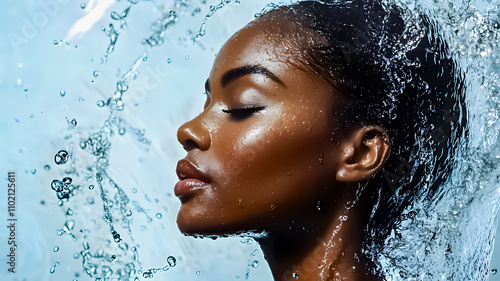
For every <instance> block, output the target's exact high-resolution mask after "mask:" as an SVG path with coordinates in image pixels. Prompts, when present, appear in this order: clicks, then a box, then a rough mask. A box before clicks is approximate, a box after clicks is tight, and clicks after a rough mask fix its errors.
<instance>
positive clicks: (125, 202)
mask: <svg viewBox="0 0 500 281" xmlns="http://www.w3.org/2000/svg"><path fill="white" fill-rule="evenodd" d="M129 2H130V5H129V6H128V7H127V8H126V9H125V10H123V11H122V12H121V13H119V12H116V11H113V12H111V14H110V17H111V19H112V20H113V21H115V22H113V23H110V24H109V25H108V27H107V28H104V27H102V28H101V29H102V31H103V32H104V33H105V34H106V36H107V37H108V39H109V44H108V47H107V48H106V53H105V55H104V56H103V57H101V64H105V63H106V62H107V61H108V59H109V56H110V55H111V54H112V53H113V51H114V50H115V48H116V46H117V44H118V43H119V38H120V35H121V34H122V33H123V32H125V31H126V27H127V22H126V19H127V17H128V15H129V14H130V11H131V10H132V9H133V8H134V6H135V5H136V4H139V3H140V2H141V1H139V0H129ZM190 6H191V1H186V0H176V1H175V2H174V5H173V7H172V8H171V9H167V10H165V11H164V12H162V16H161V17H160V18H159V19H157V20H156V21H154V23H153V25H152V29H153V33H152V34H151V35H150V36H149V37H147V38H146V39H144V40H143V41H142V44H143V45H144V50H143V52H142V53H141V54H140V55H139V56H138V57H137V58H136V59H135V61H134V62H133V64H132V66H131V67H130V68H129V69H128V70H127V71H126V72H125V73H124V74H123V75H122V76H121V77H120V79H119V80H118V82H117V83H116V90H115V92H114V95H113V96H112V97H110V98H108V99H107V100H106V101H104V100H99V101H97V102H96V105H97V106H98V107H100V108H104V107H107V108H108V109H109V115H108V117H107V118H106V119H105V120H104V122H103V124H102V125H101V127H100V129H98V130H97V131H95V130H94V131H89V130H88V129H82V128H80V129H76V124H77V123H76V120H74V122H73V120H72V121H69V123H70V124H71V125H72V126H71V127H70V128H69V130H72V134H68V135H67V137H66V138H65V139H66V140H68V141H70V143H69V144H68V146H67V147H68V149H67V151H66V150H61V151H59V152H58V153H57V154H56V156H55V162H56V164H58V165H65V167H67V166H68V164H69V167H67V169H66V170H65V171H64V175H65V176H63V177H62V178H63V179H62V180H59V179H54V180H53V181H52V183H51V188H52V189H53V190H54V191H55V192H56V195H57V198H58V199H59V201H58V202H57V205H58V206H60V207H63V206H64V205H68V204H71V206H72V208H68V209H67V210H66V211H65V214H66V216H67V217H68V216H69V217H73V218H74V219H70V220H67V221H66V222H65V223H64V225H63V227H62V229H60V230H59V231H58V232H57V234H58V235H59V236H63V235H68V236H70V237H72V239H73V241H75V242H76V241H81V245H82V250H81V251H80V252H79V253H77V254H75V256H74V257H75V258H79V259H81V261H82V268H83V271H84V273H85V274H86V275H87V276H89V277H92V278H95V280H109V279H110V278H119V279H120V280H139V279H138V277H140V276H142V277H144V278H148V277H153V274H155V273H158V272H164V271H167V270H169V269H170V268H173V267H174V266H175V265H176V259H175V258H174V257H173V256H170V257H168V258H167V265H165V266H164V267H161V268H151V269H148V270H146V271H143V269H142V263H141V261H140V259H139V253H138V249H139V245H138V244H137V243H136V242H135V239H134V237H133V235H132V229H131V224H132V221H133V220H132V218H133V212H132V207H131V206H130V204H132V205H133V207H134V209H135V210H136V212H137V213H142V214H144V215H145V216H146V219H147V222H148V223H150V222H152V221H153V219H152V218H151V216H149V214H148V211H149V210H146V209H144V208H142V207H141V206H140V204H139V203H138V202H137V201H131V200H130V198H129V196H128V195H127V194H126V193H125V191H124V189H123V188H122V187H120V186H119V185H118V184H117V183H116V182H115V180H114V179H113V178H112V176H111V175H110V174H109V172H108V171H109V160H110V150H111V143H112V138H113V137H114V136H115V132H118V135H125V134H126V132H129V133H130V134H131V135H132V136H135V138H136V139H137V141H138V142H139V143H140V144H142V145H144V146H148V145H150V143H151V141H150V140H149V139H147V138H146V137H145V131H144V130H143V129H142V130H141V129H138V128H134V127H133V126H131V125H130V124H129V123H128V122H126V120H125V119H124V118H123V117H121V116H120V115H121V112H122V111H123V109H124V107H125V104H124V102H123V99H122V98H123V96H124V95H125V94H126V92H127V91H128V90H129V88H130V83H131V82H132V81H134V80H136V79H137V77H138V76H139V75H140V73H139V69H140V67H141V65H142V64H143V63H145V62H147V60H148V54H149V50H150V48H152V47H156V46H160V45H162V44H163V43H164V42H165V39H166V35H167V31H168V29H170V28H171V27H172V26H173V25H174V24H175V23H177V22H178V20H179V15H181V14H183V13H185V12H186V11H187V10H188V8H189V7H190ZM212 14H213V12H212ZM58 44H60V42H58ZM99 73H100V72H99V70H94V71H93V73H92V75H93V77H94V78H95V77H98V76H99ZM64 95H65V92H64V90H61V96H64ZM76 137H79V138H80V140H79V141H78V144H79V145H78V146H77V148H79V150H77V151H73V148H74V141H73V139H74V138H76ZM80 152H86V153H87V155H85V154H81V153H80ZM77 158H78V159H79V162H77V161H76V159H77ZM87 186H88V188H83V187H87ZM94 187H97V188H94ZM96 191H97V195H96V194H95V193H96ZM77 196H82V197H83V198H84V200H75V199H73V198H74V197H77ZM96 196H97V197H98V198H99V199H100V202H101V203H102V221H103V222H104V223H105V225H106V226H107V228H108V229H109V232H108V233H109V234H108V235H109V236H108V238H104V239H99V238H98V237H95V236H93V235H97V234H98V233H97V231H94V232H95V233H94V234H93V230H92V225H90V226H89V225H84V223H83V222H79V223H80V224H82V225H79V227H78V228H79V229H81V230H80V231H79V232H75V231H74V230H75V229H76V228H75V225H76V224H77V222H75V220H77V221H79V220H78V217H75V216H76V214H75V215H74V212H73V210H85V209H88V208H89V207H92V208H94V207H93V206H94V204H96V203H97V202H98V201H96V199H95V197H96ZM70 200H71V201H70ZM156 217H157V218H161V214H157V215H156ZM91 223H92V224H93V225H94V226H95V227H99V222H98V221H97V220H94V219H92V220H91ZM96 229H97V228H96ZM129 245H131V246H129ZM54 270H55V267H54Z"/></svg>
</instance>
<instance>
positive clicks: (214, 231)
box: [177, 209, 265, 239]
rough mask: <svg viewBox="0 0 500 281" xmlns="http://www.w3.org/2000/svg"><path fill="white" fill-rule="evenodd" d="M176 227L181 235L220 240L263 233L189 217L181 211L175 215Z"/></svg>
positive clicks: (211, 220) (212, 220)
mask: <svg viewBox="0 0 500 281" xmlns="http://www.w3.org/2000/svg"><path fill="white" fill-rule="evenodd" d="M177 226H178V227H179V230H180V232H181V233H182V234H184V235H186V236H193V237H196V238H212V239H216V238H220V237H230V236H251V237H260V236H262V234H263V233H265V231H263V230H258V229H256V228H255V229H252V228H248V227H243V226H242V225H241V224H239V223H228V222H223V221H220V220H217V221H214V218H213V217H212V218H208V217H207V216H203V217H200V216H191V215H189V214H185V213H183V212H182V209H181V211H180V212H179V214H178V215H177Z"/></svg>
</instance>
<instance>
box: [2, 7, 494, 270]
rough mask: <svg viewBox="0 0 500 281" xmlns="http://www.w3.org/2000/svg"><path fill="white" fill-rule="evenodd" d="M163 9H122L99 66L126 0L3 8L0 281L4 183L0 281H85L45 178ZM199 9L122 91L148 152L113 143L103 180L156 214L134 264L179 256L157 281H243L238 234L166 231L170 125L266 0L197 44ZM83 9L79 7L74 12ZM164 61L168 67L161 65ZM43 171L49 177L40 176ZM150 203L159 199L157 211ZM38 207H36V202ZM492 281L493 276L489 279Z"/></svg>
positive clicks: (217, 21)
mask: <svg viewBox="0 0 500 281" xmlns="http://www.w3.org/2000/svg"><path fill="white" fill-rule="evenodd" d="M173 2H174V1H149V2H142V3H139V4H137V5H135V6H134V7H132V9H131V11H130V15H129V17H128V21H127V22H128V28H127V29H126V30H124V31H123V32H122V33H121V34H120V37H119V39H118V43H117V46H116V49H115V51H114V53H113V54H111V55H110V56H109V61H108V63H107V64H104V65H101V64H100V58H101V57H102V56H103V55H104V54H105V51H106V48H107V46H108V43H109V40H108V38H107V37H106V36H105V34H104V33H103V32H102V31H101V30H100V27H101V26H107V25H108V24H109V23H110V22H112V20H111V18H110V16H109V15H110V13H111V11H117V12H121V11H122V10H123V9H125V8H126V7H127V6H128V5H129V3H128V2H127V1H125V0H122V1H115V0H95V1H92V0H81V1H70V0H59V1H57V0H43V1H40V2H38V1H3V2H2V9H1V11H0V35H1V37H0V62H1V64H0V65H1V66H0V112H1V114H0V137H1V139H0V175H1V176H2V179H3V178H4V175H5V176H6V175H7V172H8V171H11V170H13V171H16V173H17V180H18V184H19V187H18V194H17V195H18V196H17V217H18V219H19V221H18V229H17V240H18V243H17V244H18V250H17V259H18V262H17V273H16V274H14V275H13V274H8V273H7V271H6V263H5V261H6V258H5V255H6V253H7V243H6V242H7V234H8V233H7V231H6V230H5V227H4V226H3V225H4V224H6V217H7V215H6V209H7V208H6V202H7V199H6V185H7V182H6V181H2V184H1V186H4V187H1V186H0V229H1V231H0V280H72V279H73V278H75V277H74V274H75V272H80V274H81V277H79V278H77V279H78V280H90V279H89V278H87V277H84V276H83V274H82V273H81V261H80V260H77V259H73V257H72V256H73V253H74V252H78V251H80V250H81V249H80V248H81V246H80V244H79V243H74V242H73V241H71V239H70V238H69V237H67V236H62V237H59V236H57V235H56V232H57V229H60V228H61V227H62V224H63V223H64V220H65V219H64V214H63V209H61V208H59V207H58V206H56V205H55V203H56V196H55V193H54V192H53V191H52V190H51V189H50V182H51V181H52V179H54V178H55V177H57V175H58V174H57V173H58V172H57V171H58V170H57V169H58V167H56V165H54V163H53V162H52V161H53V157H54V154H55V153H56V152H57V151H58V150H59V149H61V147H64V145H66V143H67V142H65V140H64V137H65V136H66V135H67V134H68V133H71V132H72V131H71V130H68V122H67V119H69V120H71V119H73V118H74V119H76V120H77V122H78V126H77V128H82V130H84V131H92V130H94V131H95V130H96V129H97V128H99V127H100V126H101V125H102V122H103V121H104V120H105V118H106V117H107V113H108V110H107V109H106V108H99V107H97V106H96V101H97V100H100V99H107V98H108V97H110V96H112V94H113V92H114V89H115V84H116V82H117V81H118V79H119V75H118V73H120V74H123V73H124V71H126V70H127V69H128V68H129V67H130V66H131V65H132V63H133V62H134V60H135V59H136V58H137V57H138V56H139V55H140V54H141V52H142V50H143V48H144V47H143V45H142V44H141V40H142V39H144V38H146V37H148V36H149V35H150V34H152V30H151V28H150V27H151V24H152V23H153V22H154V20H155V19H156V18H158V17H160V15H161V14H160V12H159V11H160V10H161V6H162V5H165V6H167V7H168V6H172V5H173V4H174V3H173ZM207 2H208V3H207V4H205V5H202V4H200V3H201V1H192V3H193V6H191V7H190V8H189V9H190V10H194V8H196V7H200V8H201V12H200V13H197V14H196V15H195V16H191V15H190V14H185V15H183V16H181V17H180V19H179V22H178V24H177V25H176V26H175V27H174V28H173V29H172V30H170V31H169V33H168V38H169V40H168V42H166V43H165V44H164V45H162V46H159V47H156V48H154V49H152V51H151V52H150V53H149V57H148V61H147V62H144V63H143V65H142V66H141V68H140V69H139V70H140V72H141V74H140V76H139V78H138V80H136V81H134V82H132V83H131V89H130V90H129V91H128V92H127V94H126V95H125V97H124V102H125V105H126V108H125V110H124V112H123V116H125V118H126V120H127V121H128V122H129V123H130V124H131V125H132V126H134V127H136V128H140V129H145V131H146V137H147V138H149V139H150V140H151V141H152V144H151V146H150V147H149V148H146V147H145V146H143V145H141V144H139V143H138V142H137V141H135V139H134V138H133V136H131V135H130V134H126V135H125V136H115V137H114V138H113V139H112V150H111V156H110V157H111V169H110V170H111V174H112V176H113V177H114V178H115V179H116V180H117V181H118V183H119V184H120V185H121V186H122V187H123V188H124V189H125V191H126V192H127V193H128V194H129V195H132V193H131V190H132V188H134V187H136V188H139V192H137V193H136V194H133V195H134V196H137V198H136V200H138V201H139V202H141V204H142V205H143V206H145V207H147V208H148V209H149V210H150V214H151V215H152V216H154V214H156V213H158V212H160V213H162V214H163V217H162V218H161V219H154V220H153V222H152V223H149V224H148V223H146V222H144V221H141V219H140V218H139V219H137V221H136V222H135V224H136V226H135V228H136V229H134V230H135V232H134V233H135V238H136V240H137V241H138V243H139V244H140V245H141V248H140V249H139V253H140V256H141V260H142V263H143V265H144V267H145V268H149V267H160V266H163V265H164V259H165V257H166V256H169V255H173V256H176V257H178V258H179V263H178V266H177V267H175V268H173V269H171V270H170V271H168V272H165V273H161V274H158V275H156V277H155V280H236V276H237V275H239V276H240V280H243V279H244V275H245V271H246V269H247V268H249V267H248V259H249V257H250V254H251V253H252V252H253V251H254V249H256V248H257V246H256V245H255V244H252V245H247V244H242V243H240V239H239V238H229V239H219V240H216V241H212V240H199V239H194V238H190V237H184V236H182V235H181V234H180V233H179V231H178V229H177V227H176V225H175V216H176V212H177V209H178V207H179V202H178V200H177V199H176V198H175V197H173V196H171V193H172V189H173V185H174V183H175V182H176V176H175V172H174V169H175V164H176V162H177V160H178V159H180V158H182V157H183V155H184V151H183V150H182V148H181V146H180V145H179V144H178V143H177V141H176V135H175V132H176V129H177V127H178V126H179V125H180V124H182V123H183V122H185V121H187V120H189V119H190V118H192V117H193V116H195V115H196V114H197V113H198V112H199V111H200V110H201V108H202V106H203V104H204V96H203V94H202V92H203V85H204V82H205V80H206V78H207V76H208V74H209V71H210V67H211V63H212V61H213V58H214V56H215V54H216V51H217V50H218V49H219V48H220V46H221V45H222V44H223V42H224V41H225V40H226V39H227V38H228V37H229V36H230V35H231V34H232V33H234V32H235V31H236V30H238V29H239V28H241V27H242V26H244V25H245V24H246V23H247V22H249V21H250V20H251V19H252V18H253V16H254V14H255V13H257V12H259V11H260V10H261V9H262V8H263V7H264V6H265V4H266V3H267V2H268V1H263V0H258V1H256V0H241V2H242V3H241V4H240V5H235V4H230V5H228V6H227V7H225V8H223V9H221V10H220V11H218V12H217V13H216V14H215V15H214V16H213V17H212V18H210V19H209V21H208V23H207V34H206V36H205V37H203V38H202V39H201V40H200V45H202V46H203V48H201V47H200V45H198V46H193V44H192V43H191V42H190V41H189V40H190V39H189V38H190V37H191V35H189V30H190V31H191V32H197V30H198V29H199V28H200V26H201V23H202V20H203V17H204V15H205V14H207V13H208V10H209V5H214V4H218V3H219V1H214V0H208V1H207ZM82 3H85V4H87V8H85V9H82V8H81V7H80V5H81V4H82ZM92 3H93V4H92ZM99 5H102V6H100V7H105V6H106V5H108V6H109V7H108V8H107V9H103V14H102V16H100V17H98V18H97V21H96V22H95V23H94V24H93V25H91V26H89V25H87V26H88V27H90V28H89V30H88V31H85V32H80V33H76V34H75V35H74V36H70V31H71V30H73V27H74V24H75V23H76V22H77V21H78V20H79V19H82V18H84V17H85V16H87V15H88V14H89V13H90V11H91V10H92V9H98V8H97V7H98V6H99ZM91 7H92V9H91ZM13 38H16V40H17V41H16V40H14V41H13ZM54 40H57V41H59V40H63V44H62V45H54V43H53V41H54ZM185 40H187V41H185ZM66 41H69V45H67V44H65V43H64V42H66ZM75 45H76V46H78V47H77V48H75ZM186 56H189V59H188V60H186ZM168 58H170V59H171V61H172V62H171V63H167V59H168ZM95 70H97V71H99V76H98V77H93V75H92V73H93V72H94V71H95ZM92 80H93V82H92ZM61 89H64V90H65V92H66V95H65V96H64V97H61V95H60V94H59V92H60V90H61ZM135 104H137V106H135ZM46 164H49V165H50V166H51V170H49V171H46V170H44V169H43V167H44V165H46ZM33 170H36V171H35V172H34V174H33ZM4 190H5V191H4ZM148 199H149V200H148ZM152 199H158V203H156V202H154V200H152ZM82 200H83V199H82ZM41 201H45V202H46V204H45V205H42V204H40V202H41ZM96 208H97V209H96V210H95V211H96V212H102V210H101V209H99V208H100V205H96ZM140 225H145V226H147V230H146V231H142V230H140V228H139V227H138V226H140ZM55 245H58V246H59V247H60V248H61V250H60V251H58V252H56V253H55V252H53V251H52V249H53V247H54V246H55ZM497 248H498V247H497ZM252 259H253V258H252ZM257 260H258V261H259V262H260V266H259V267H258V268H252V269H251V272H250V278H249V280H272V278H271V274H270V271H269V269H268V267H267V265H266V263H265V260H264V259H263V257H262V253H261V252H260V251H259V254H258V256H257ZM57 261H58V262H60V263H61V264H60V265H59V266H58V267H57V268H56V271H55V273H54V274H50V273H49V269H50V268H51V267H52V266H53V265H54V263H55V262H57ZM499 263H500V256H499V254H496V255H495V254H494V258H493V261H492V268H495V267H500V264H499ZM197 271H200V274H199V275H197V274H196V272H197ZM490 280H500V278H499V276H498V275H492V276H491V277H490Z"/></svg>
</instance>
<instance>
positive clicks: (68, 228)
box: [62, 220, 75, 233]
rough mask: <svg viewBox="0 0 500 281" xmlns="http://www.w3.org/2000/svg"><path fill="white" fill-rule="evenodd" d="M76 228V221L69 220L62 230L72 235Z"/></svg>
mask: <svg viewBox="0 0 500 281" xmlns="http://www.w3.org/2000/svg"><path fill="white" fill-rule="evenodd" d="M74 227H75V221H74V220H67V221H66V222H65V223H64V225H63V229H62V230H63V231H64V232H66V233H70V232H71V231H72V230H73V228H74Z"/></svg>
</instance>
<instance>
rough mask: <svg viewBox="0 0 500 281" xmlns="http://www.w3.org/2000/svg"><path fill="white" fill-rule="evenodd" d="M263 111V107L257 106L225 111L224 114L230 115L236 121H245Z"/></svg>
mask: <svg viewBox="0 0 500 281" xmlns="http://www.w3.org/2000/svg"><path fill="white" fill-rule="evenodd" d="M262 109H264V107H263V106H255V107H242V108H234V109H223V110H222V112H224V113H227V114H229V115H230V116H231V118H233V119H235V120H244V119H247V118H248V117H250V116H252V115H253V114H254V113H256V112H259V111H261V110H262Z"/></svg>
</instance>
